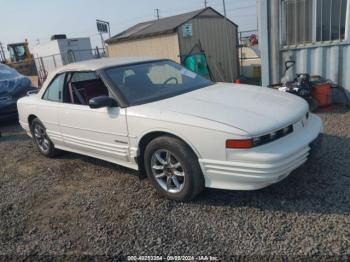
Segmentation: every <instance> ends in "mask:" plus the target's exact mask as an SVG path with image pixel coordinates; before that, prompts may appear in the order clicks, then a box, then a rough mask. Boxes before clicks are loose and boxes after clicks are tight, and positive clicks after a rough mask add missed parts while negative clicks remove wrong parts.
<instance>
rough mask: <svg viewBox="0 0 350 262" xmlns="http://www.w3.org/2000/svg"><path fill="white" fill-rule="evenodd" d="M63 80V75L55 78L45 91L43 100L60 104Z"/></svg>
mask: <svg viewBox="0 0 350 262" xmlns="http://www.w3.org/2000/svg"><path fill="white" fill-rule="evenodd" d="M64 79H65V74H61V75H58V76H56V77H55V79H54V80H53V81H52V82H51V84H50V85H49V87H48V88H47V89H46V92H45V94H44V96H43V99H45V100H49V101H53V102H62V96H63V86H64Z"/></svg>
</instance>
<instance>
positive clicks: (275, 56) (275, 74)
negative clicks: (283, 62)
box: [269, 0, 281, 83]
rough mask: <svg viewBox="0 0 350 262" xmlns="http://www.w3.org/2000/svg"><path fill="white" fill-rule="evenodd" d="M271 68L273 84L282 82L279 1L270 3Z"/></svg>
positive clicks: (272, 0) (273, 0)
mask: <svg viewBox="0 0 350 262" xmlns="http://www.w3.org/2000/svg"><path fill="white" fill-rule="evenodd" d="M269 10H270V12H271V13H270V16H269V18H270V27H269V28H270V32H269V39H270V44H271V48H270V52H271V54H270V57H271V59H270V68H271V82H272V83H279V82H280V80H281V79H280V43H279V34H280V33H279V0H271V1H270V8H269Z"/></svg>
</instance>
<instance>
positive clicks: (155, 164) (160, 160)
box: [151, 149, 186, 193]
mask: <svg viewBox="0 0 350 262" xmlns="http://www.w3.org/2000/svg"><path fill="white" fill-rule="evenodd" d="M151 168H152V174H153V176H154V177H155V179H156V181H157V183H158V184H159V185H160V186H161V187H162V188H163V189H164V190H165V191H167V192H169V193H178V192H180V191H181V190H182V189H183V187H184V185H185V177H186V176H185V171H184V169H183V168H182V164H181V162H180V161H179V160H178V159H177V158H176V157H175V156H174V154H172V153H171V152H170V151H168V150H165V149H160V150H157V151H156V152H154V153H153V155H152V158H151Z"/></svg>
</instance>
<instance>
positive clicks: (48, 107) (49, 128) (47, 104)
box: [35, 73, 65, 146]
mask: <svg viewBox="0 0 350 262" xmlns="http://www.w3.org/2000/svg"><path fill="white" fill-rule="evenodd" d="M64 83H65V74H64V73H63V74H59V75H57V76H56V77H55V78H54V79H53V80H52V81H51V83H50V84H49V85H48V87H47V88H46V90H45V92H44V94H43V96H42V99H41V100H40V101H39V102H38V104H37V107H36V113H35V114H36V115H37V116H38V117H39V119H40V121H41V122H42V123H43V124H44V126H45V128H46V133H47V135H48V136H49V138H50V139H51V141H52V142H53V143H54V144H55V145H56V146H62V145H63V139H62V136H61V132H60V125H59V114H58V110H59V108H60V106H61V105H62V94H63V86H64Z"/></svg>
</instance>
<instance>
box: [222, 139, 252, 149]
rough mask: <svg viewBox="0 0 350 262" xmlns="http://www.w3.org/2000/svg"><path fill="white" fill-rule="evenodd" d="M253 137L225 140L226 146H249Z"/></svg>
mask: <svg viewBox="0 0 350 262" xmlns="http://www.w3.org/2000/svg"><path fill="white" fill-rule="evenodd" d="M251 147H253V139H242V140H241V139H229V140H226V148H251Z"/></svg>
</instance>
